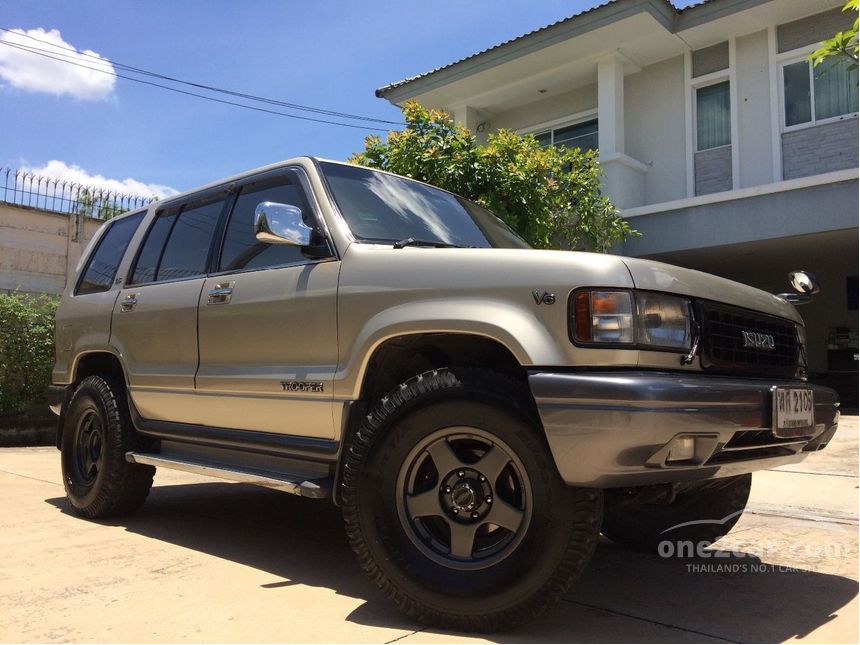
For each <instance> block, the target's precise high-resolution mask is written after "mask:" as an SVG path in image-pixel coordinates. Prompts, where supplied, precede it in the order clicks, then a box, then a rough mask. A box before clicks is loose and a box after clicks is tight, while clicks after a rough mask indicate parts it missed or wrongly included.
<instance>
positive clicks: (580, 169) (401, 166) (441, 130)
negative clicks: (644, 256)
mask: <svg viewBox="0 0 860 645" xmlns="http://www.w3.org/2000/svg"><path fill="white" fill-rule="evenodd" d="M403 116H404V119H405V121H406V128H405V129H403V130H402V131H399V132H390V133H389V134H388V138H387V140H386V141H382V139H381V138H380V137H378V136H375V135H374V136H369V137H367V138H366V139H365V141H364V146H365V149H364V151H363V152H359V153H356V154H354V155H352V156H351V157H350V158H349V160H348V161H350V162H351V163H355V164H359V165H362V166H368V167H371V168H378V169H381V170H387V171H390V172H393V173H397V174H398V175H404V176H406V177H412V178H413V179H418V180H420V181H424V182H426V183H428V184H432V185H434V186H438V187H439V188H443V189H445V190H449V191H451V192H452V193H457V194H458V195H462V196H464V197H468V198H469V199H472V200H473V201H475V202H478V203H479V204H482V205H483V206H486V207H487V208H489V209H490V210H492V211H493V212H495V213H496V214H497V215H498V216H499V217H501V218H502V219H503V220H504V221H505V222H506V223H507V224H508V225H509V226H510V227H511V228H513V229H514V230H515V231H516V232H517V233H519V234H520V235H521V236H522V237H523V238H524V239H526V240H527V241H528V242H529V243H531V244H532V245H533V246H535V247H538V248H554V247H555V248H557V247H565V248H573V249H584V250H590V251H600V252H604V253H605V252H606V251H608V250H609V249H610V248H611V247H612V246H613V245H614V244H616V243H618V242H622V241H623V240H625V239H626V238H628V237H629V236H631V235H638V233H637V232H636V231H634V230H633V229H631V228H630V226H629V225H628V223H627V222H626V221H625V220H623V219H621V217H619V214H618V210H617V209H616V208H615V207H614V206H613V205H612V203H611V202H610V201H609V198H608V197H606V196H605V195H602V194H601V192H600V176H601V169H600V166H599V164H598V163H597V159H596V152H594V151H585V152H583V151H581V150H580V149H578V148H575V149H571V148H562V147H559V148H556V147H551V146H550V147H547V148H542V147H541V146H540V144H539V143H538V142H537V140H536V139H535V138H534V136H532V135H526V136H522V135H519V134H517V133H515V132H511V131H510V130H500V131H498V132H497V133H495V134H490V135H489V136H488V137H487V143H486V144H485V145H481V144H479V143H478V142H477V141H476V139H475V136H474V135H473V134H472V133H471V132H470V131H469V130H468V129H466V128H465V127H463V126H461V125H457V124H455V123H454V121H453V120H452V119H451V117H450V116H449V115H448V114H446V113H445V112H441V111H438V110H427V109H425V108H424V107H422V106H421V105H420V104H418V103H416V102H408V103H406V104H405V105H404V107H403Z"/></svg>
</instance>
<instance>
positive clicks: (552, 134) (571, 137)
mask: <svg viewBox="0 0 860 645" xmlns="http://www.w3.org/2000/svg"><path fill="white" fill-rule="evenodd" d="M597 134H598V127H597V119H591V120H589V121H582V122H581V123H575V124H573V125H567V126H565V127H563V128H553V129H552V130H547V131H545V132H539V133H536V134H535V135H534V136H535V139H537V140H538V143H539V144H540V145H541V146H542V147H544V148H545V147H547V146H564V147H565V148H579V149H580V150H597V143H598V142H597Z"/></svg>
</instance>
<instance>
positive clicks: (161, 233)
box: [131, 210, 179, 284]
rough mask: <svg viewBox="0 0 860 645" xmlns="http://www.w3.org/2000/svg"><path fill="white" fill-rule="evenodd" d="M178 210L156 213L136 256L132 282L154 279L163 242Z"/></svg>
mask: <svg viewBox="0 0 860 645" xmlns="http://www.w3.org/2000/svg"><path fill="white" fill-rule="evenodd" d="M178 212H179V211H178V210H174V211H167V212H166V213H159V214H158V218H157V219H156V220H155V223H154V224H153V225H152V227H151V228H150V229H149V233H147V235H146V241H145V242H144V243H143V247H142V248H141V249H140V254H138V256H137V261H136V262H135V264H134V273H133V274H132V276H131V283H132V284H141V283H144V282H154V281H155V273H156V271H157V270H158V261H159V260H161V252H162V251H163V250H164V243H165V242H166V241H167V236H168V235H170V230H171V229H172V228H173V222H175V221H176V214H177V213H178Z"/></svg>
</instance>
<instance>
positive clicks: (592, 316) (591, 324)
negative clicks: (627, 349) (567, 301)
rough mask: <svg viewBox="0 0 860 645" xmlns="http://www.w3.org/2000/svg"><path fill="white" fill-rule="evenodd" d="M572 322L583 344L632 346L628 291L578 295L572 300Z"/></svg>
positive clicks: (631, 317) (630, 306)
mask: <svg viewBox="0 0 860 645" xmlns="http://www.w3.org/2000/svg"><path fill="white" fill-rule="evenodd" d="M573 321H574V333H573V335H574V338H575V339H576V340H577V341H578V342H580V343H601V344H607V343H608V344H615V343H622V344H629V345H632V344H633V341H634V338H633V298H632V296H631V295H630V292H629V291H580V292H578V293H577V294H576V295H575V296H574V299H573Z"/></svg>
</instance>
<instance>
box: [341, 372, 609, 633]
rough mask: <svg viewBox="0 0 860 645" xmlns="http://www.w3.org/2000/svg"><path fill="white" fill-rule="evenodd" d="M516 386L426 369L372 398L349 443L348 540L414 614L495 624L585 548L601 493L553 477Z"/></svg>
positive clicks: (542, 596)
mask: <svg viewBox="0 0 860 645" xmlns="http://www.w3.org/2000/svg"><path fill="white" fill-rule="evenodd" d="M522 389H523V388H522V385H520V384H519V383H517V382H516V381H509V380H508V379H506V378H504V377H499V376H497V375H493V374H491V373H487V372H468V371H454V370H435V371H432V372H427V373H425V374H423V375H421V376H419V377H416V378H414V379H411V380H409V381H407V382H406V383H404V384H402V385H401V386H399V387H398V388H396V389H395V390H394V392H392V393H391V394H390V395H389V396H388V397H386V398H385V399H383V400H382V401H381V402H380V403H379V404H378V405H377V406H376V407H375V409H374V410H373V412H372V413H371V415H370V416H369V417H368V419H367V420H366V421H365V423H364V424H363V425H362V427H361V428H360V430H359V432H358V434H357V436H356V437H355V439H354V441H353V444H352V447H351V449H350V453H349V455H348V457H347V462H346V469H345V475H344V488H343V500H344V505H343V511H344V519H345V521H346V527H347V533H348V535H349V538H350V542H351V545H352V547H353V549H354V551H355V552H356V554H357V556H358V559H359V562H360V563H361V565H362V567H363V568H364V569H365V571H366V572H367V573H368V574H369V575H370V577H371V578H372V579H373V580H374V581H375V582H376V583H377V584H378V585H379V587H380V588H381V589H382V590H383V591H384V592H385V593H386V594H387V595H388V596H389V597H390V598H391V599H392V600H394V601H395V602H396V603H397V605H398V606H399V607H400V609H401V610H402V611H404V612H405V613H406V614H408V615H410V616H412V617H413V618H416V619H417V620H419V621H421V622H423V623H426V624H433V625H438V626H444V627H449V628H454V629H458V630H463V631H488V630H493V631H496V630H499V629H502V628H505V627H510V626H512V625H514V624H516V623H520V622H524V621H527V620H529V619H530V618H532V617H533V616H535V615H536V614H538V613H539V612H540V611H542V610H543V609H545V608H546V607H548V606H550V605H551V604H554V603H555V602H556V601H557V600H558V599H559V597H560V596H561V594H562V593H563V592H564V591H565V590H566V589H567V588H568V587H569V586H570V584H571V583H572V582H573V581H574V580H575V579H576V578H577V577H579V575H580V574H581V573H582V571H583V570H584V569H585V566H586V565H587V563H588V561H589V560H590V558H591V555H592V553H593V551H594V548H595V545H596V543H597V539H598V537H599V526H600V514H601V508H602V498H601V495H600V493H599V491H595V490H590V489H577V488H570V487H568V486H566V485H565V484H564V482H563V481H562V480H561V478H560V477H559V475H558V472H557V470H556V467H555V464H554V462H553V460H552V457H551V455H550V454H549V450H548V448H547V446H546V443H545V441H543V439H542V437H541V435H540V434H539V433H540V429H539V427H537V426H536V423H535V422H534V421H533V420H532V418H531V417H530V415H529V413H528V411H527V404H525V403H523V404H522V405H520V404H519V402H520V401H524V400H525V399H524V394H525V393H524V392H523V391H522ZM512 391H513V394H514V396H512ZM512 401H513V403H512Z"/></svg>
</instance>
